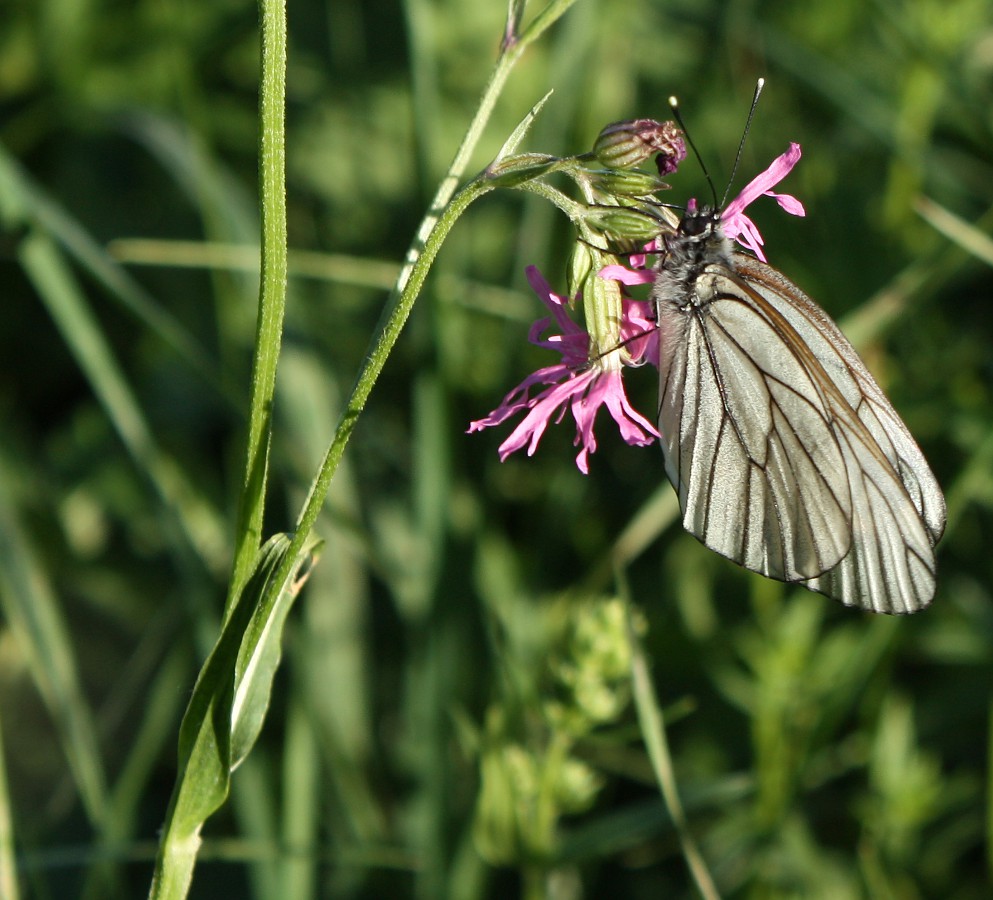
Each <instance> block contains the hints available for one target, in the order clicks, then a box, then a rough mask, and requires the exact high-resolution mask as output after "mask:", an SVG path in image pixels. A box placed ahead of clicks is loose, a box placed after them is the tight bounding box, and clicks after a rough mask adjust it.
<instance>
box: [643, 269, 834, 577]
mask: <svg viewBox="0 0 993 900" xmlns="http://www.w3.org/2000/svg"><path fill="white" fill-rule="evenodd" d="M706 277H707V278H708V279H709V280H708V282H707V289H708V290H711V289H712V296H711V297H710V299H709V300H708V302H706V303H705V304H700V305H697V304H690V305H688V306H685V307H683V308H680V307H677V306H675V305H674V304H671V303H660V304H659V309H658V316H659V329H660V334H659V344H660V355H661V359H660V370H661V372H662V381H661V397H660V404H659V431H660V433H661V434H662V439H663V447H664V450H665V457H666V470H667V474H668V475H669V479H670V480H671V481H672V483H673V485H674V486H675V488H676V490H677V492H678V493H679V500H680V507H681V509H682V511H683V525H684V527H685V528H686V529H687V530H688V531H690V532H691V533H692V534H694V535H696V536H697V537H698V538H699V539H700V540H701V541H703V543H704V544H706V545H707V546H708V547H710V548H711V549H713V550H716V551H717V552H718V553H721V554H723V555H724V556H727V557H729V558H731V559H733V560H735V561H736V562H738V563H740V564H741V565H743V566H745V567H747V568H749V569H752V570H754V571H756V572H761V573H762V574H764V575H768V576H770V577H773V578H780V579H785V580H787V581H800V580H803V579H806V578H811V577H814V576H817V575H819V574H821V573H823V572H826V571H827V570H828V569H830V568H831V567H832V566H834V565H836V564H837V563H838V562H839V561H840V560H841V559H842V558H843V557H844V556H845V554H847V553H848V551H849V548H850V533H849V527H848V522H849V521H850V518H851V499H850V496H849V488H848V482H847V479H846V478H845V467H844V463H843V459H842V454H841V448H840V447H839V445H838V443H837V441H836V440H835V437H834V435H833V433H832V431H831V428H830V427H829V423H828V415H827V412H826V410H825V408H824V404H823V401H822V398H821V397H820V394H819V392H818V390H817V388H816V385H815V384H814V383H813V382H812V381H811V379H810V377H809V375H808V373H807V371H806V367H805V365H804V364H803V363H802V362H801V361H799V360H797V359H796V358H795V357H794V356H792V355H791V354H790V353H788V352H786V353H784V352H783V350H782V342H781V341H779V340H778V338H777V336H776V333H775V331H774V330H773V329H772V328H771V327H770V325H769V323H768V321H767V320H766V318H765V317H764V316H763V314H762V312H761V310H760V309H759V308H757V306H756V305H755V304H754V303H752V302H750V300H749V299H748V298H747V297H745V298H743V297H742V296H741V292H740V291H739V290H737V287H736V285H735V283H734V282H733V281H732V280H731V279H729V278H727V277H726V276H725V275H720V274H716V275H715V274H713V273H711V274H710V275H708V276H706Z"/></svg>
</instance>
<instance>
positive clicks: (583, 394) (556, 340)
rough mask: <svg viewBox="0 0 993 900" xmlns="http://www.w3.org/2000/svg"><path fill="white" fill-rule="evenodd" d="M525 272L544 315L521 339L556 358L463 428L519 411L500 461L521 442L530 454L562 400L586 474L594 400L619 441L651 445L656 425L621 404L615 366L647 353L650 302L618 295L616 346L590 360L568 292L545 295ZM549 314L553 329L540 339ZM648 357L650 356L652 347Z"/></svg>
mask: <svg viewBox="0 0 993 900" xmlns="http://www.w3.org/2000/svg"><path fill="white" fill-rule="evenodd" d="M527 277H528V281H529V282H530V284H531V287H532V288H533V289H534V292H535V293H536V294H537V295H538V298H539V299H540V300H541V302H542V303H544V304H545V306H547V307H548V310H549V312H551V314H552V315H551V316H548V317H545V318H543V319H539V320H538V321H537V322H535V323H534V325H532V326H531V331H530V333H529V334H528V340H529V341H530V342H531V343H532V344H534V345H535V346H537V347H545V348H547V349H549V350H556V351H557V352H558V353H559V354H561V357H562V359H561V361H560V362H559V363H557V364H556V365H552V366H546V367H545V368H543V369H538V371H537V372H533V373H532V374H531V375H529V376H528V377H527V378H525V379H524V381H522V382H521V383H520V384H519V385H518V386H517V387H516V388H514V389H513V390H512V391H511V392H510V393H509V394H507V396H506V397H504V398H503V402H502V403H501V404H500V405H499V406H498V407H497V408H496V409H495V410H493V412H491V413H490V414H489V415H488V416H486V417H485V418H483V419H478V420H477V421H475V422H470V423H469V433H470V434H471V433H472V432H474V431H482V430H483V429H484V428H489V427H491V426H493V425H499V424H501V423H502V422H505V421H506V420H507V419H509V418H510V417H511V416H514V415H516V414H517V413H519V412H524V413H525V416H524V418H523V419H522V420H521V422H520V424H518V426H517V427H516V428H515V429H514V430H513V431H512V432H511V434H510V436H509V437H508V438H507V439H506V440H505V441H504V442H503V443H502V444H501V445H500V449H499V453H500V461H501V462H503V461H505V460H506V459H507V457H508V456H510V454H511V453H515V452H516V451H518V450H520V449H522V448H523V447H525V446H526V447H527V454H528V456H533V455H534V452H535V450H537V448H538V442H539V441H540V440H541V436H542V435H543V434H544V433H545V429H546V428H547V427H548V423H549V422H551V421H552V420H553V419H554V421H555V422H556V423H558V422H561V421H562V418H563V416H564V415H565V409H566V405H567V404H568V406H569V408H570V410H571V412H572V416H573V418H574V419H575V421H576V439H575V441H574V443H575V444H576V445H577V446H581V448H582V449H581V450H580V451H579V455H578V456H577V457H576V465H577V466H578V467H579V470H580V471H581V472H582V473H583V474H584V475H585V474H588V473H589V455H590V454H591V453H594V452H595V451H596V447H597V444H596V436H595V435H594V434H593V425H594V422H595V420H596V415H597V412H598V411H599V410H600V407H601V406H606V407H607V411H608V412H609V413H610V415H611V417H612V418H613V419H614V421H615V422H616V423H617V425H618V427H619V428H620V431H621V437H622V438H624V440H625V441H626V442H627V443H629V444H632V445H635V446H639V447H643V446H646V445H648V444H651V443H653V442H654V441H655V439H656V438H658V436H659V433H658V431H656V430H655V427H654V426H653V425H652V424H651V422H649V421H648V420H647V419H646V418H644V416H642V415H641V414H640V413H638V412H637V411H636V410H635V409H634V408H633V407H632V406H631V404H630V403H629V402H628V399H627V395H626V394H625V393H624V385H623V383H622V381H621V371H622V368H623V365H625V364H627V365H638V364H640V363H641V362H643V361H645V359H651V356H650V355H649V354H651V352H652V349H653V348H652V341H653V339H654V340H656V341H657V338H655V335H656V330H655V323H654V322H653V321H652V319H651V318H650V315H651V304H650V303H646V302H639V301H635V300H625V303H624V313H623V319H622V322H621V328H620V331H621V340H622V343H623V347H619V348H618V349H616V350H612V351H610V352H609V353H606V354H604V355H603V356H600V357H598V358H596V359H590V353H589V349H590V338H589V335H588V334H587V333H586V331H585V329H583V328H582V327H581V326H580V325H578V324H577V323H576V322H574V321H573V320H572V319H571V318H570V317H569V314H568V312H567V304H568V302H569V298H568V297H563V296H561V295H559V294H554V293H552V291H551V288H550V287H549V286H548V282H547V281H545V279H544V278H543V277H542V275H541V273H540V272H539V271H538V269H537V268H536V267H534V266H529V267H528V269H527ZM553 318H554V320H555V323H556V324H557V325H558V327H559V331H560V333H558V334H551V335H549V336H548V337H542V335H544V334H545V332H546V331H547V330H548V328H549V326H550V325H551V324H552V319H553ZM642 335H643V337H640V336H642ZM656 348H657V344H656ZM622 351H623V353H622ZM654 356H655V358H656V359H657V358H658V352H657V349H655V353H654ZM536 385H545V386H546V387H545V388H544V389H543V390H541V391H539V392H538V393H537V394H535V395H534V396H532V395H531V388H532V387H534V386H536Z"/></svg>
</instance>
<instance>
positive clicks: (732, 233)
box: [721, 143, 806, 262]
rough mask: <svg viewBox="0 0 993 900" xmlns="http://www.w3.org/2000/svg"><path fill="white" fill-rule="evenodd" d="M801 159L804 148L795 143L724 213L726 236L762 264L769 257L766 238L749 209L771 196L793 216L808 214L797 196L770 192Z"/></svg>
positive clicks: (751, 182) (750, 184)
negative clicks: (748, 214)
mask: <svg viewBox="0 0 993 900" xmlns="http://www.w3.org/2000/svg"><path fill="white" fill-rule="evenodd" d="M799 160H800V145H799V144H796V143H791V144H790V148H789V150H787V151H786V152H785V153H783V154H782V155H781V156H777V157H776V158H775V159H774V160H773V161H772V165H771V166H769V168H768V169H766V170H765V171H764V172H763V173H762V174H761V175H759V176H758V177H756V178H753V179H752V180H751V181H750V182H749V183H748V184H746V185H745V188H744V190H742V192H741V193H740V194H738V196H737V197H735V198H734V200H732V201H731V202H730V203H729V204H728V205H727V207H725V209H724V211H723V212H722V213H721V225H722V226H723V227H724V234H725V235H726V236H727V237H728V238H730V239H731V240H733V241H737V242H738V243H739V244H741V245H742V246H743V247H747V248H748V249H749V250H751V251H752V253H754V254H755V255H756V256H757V257H758V258H759V259H761V260H762V262H765V261H766V259H765V254H764V253H763V252H762V244H763V241H762V235H761V234H759V230H758V228H756V227H755V223H754V222H753V221H752V220H751V219H750V218H748V216H746V215H745V208H746V207H747V206H749V205H750V204H751V203H752V202H753V201H755V200H757V199H758V198H759V197H761V196H762V195H763V194H764V195H766V196H768V197H774V198H775V199H776V202H777V203H778V204H779V205H780V206H781V207H782V208H783V209H785V210H786V212H788V213H789V214H790V215H791V216H803V215H806V212H805V211H804V208H803V204H802V203H801V202H800V201H799V200H797V199H796V197H793V196H791V195H790V194H776V193H773V192H772V191H771V190H770V188H772V187H774V186H775V185H777V184H779V182H780V181H782V180H783V179H784V178H785V177H786V176H787V175H788V174H789V173H790V170H791V169H792V168H793V167H794V166H795V165H796V164H797V162H799Z"/></svg>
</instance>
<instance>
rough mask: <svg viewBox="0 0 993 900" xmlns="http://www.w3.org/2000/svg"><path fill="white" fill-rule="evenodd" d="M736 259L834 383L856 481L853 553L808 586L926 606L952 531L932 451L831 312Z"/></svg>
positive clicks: (894, 608) (863, 601)
mask: <svg viewBox="0 0 993 900" xmlns="http://www.w3.org/2000/svg"><path fill="white" fill-rule="evenodd" d="M735 265H736V268H737V271H738V274H739V276H740V278H741V279H742V280H743V281H744V282H745V284H746V285H747V286H748V287H750V288H751V290H752V291H753V292H754V294H755V295H756V297H758V298H761V300H764V301H765V302H766V303H767V304H768V305H769V306H770V307H772V308H774V309H777V310H778V311H779V312H781V313H782V315H783V317H784V318H785V319H786V320H787V322H788V323H789V325H790V326H791V327H792V328H793V329H794V331H795V333H796V336H797V337H798V338H799V339H800V340H801V341H802V342H803V344H804V345H805V347H806V348H807V349H809V350H810V351H811V352H812V354H813V356H814V357H815V358H816V361H817V364H818V365H820V367H821V369H822V371H823V374H824V376H826V377H827V379H828V380H829V381H830V386H831V388H832V390H828V392H827V397H828V398H829V401H830V406H831V409H832V411H833V413H834V416H835V422H836V429H835V430H836V433H837V435H838V437H839V440H840V441H841V443H842V447H843V451H844V455H845V461H846V466H847V473H848V480H849V484H850V487H851V496H852V523H851V531H852V551H851V552H850V553H849V554H848V556H846V557H845V558H844V559H843V560H842V561H841V562H840V563H839V564H838V565H837V566H835V567H834V568H832V569H831V570H830V571H828V572H826V573H824V574H823V575H822V576H819V577H817V578H813V579H808V580H806V581H805V583H806V585H807V586H808V587H809V588H811V589H812V590H816V591H820V592H822V593H825V594H828V595H829V596H831V597H835V598H837V599H838V600H841V602H843V603H845V604H846V605H848V606H861V607H864V608H866V609H871V610H873V611H875V612H888V613H909V612H915V611H917V610H919V609H923V608H924V607H925V606H927V605H928V603H930V602H931V598H932V597H933V596H934V589H935V560H934V545H935V544H936V543H937V542H938V540H939V539H940V538H941V535H942V532H943V531H944V528H945V499H944V497H943V495H942V493H941V488H940V487H939V486H938V483H937V481H936V480H935V478H934V475H933V474H932V473H931V469H930V467H929V466H928V464H927V461H926V460H925V459H924V454H923V453H921V450H920V448H919V447H918V446H917V443H916V442H915V441H914V439H913V437H912V436H911V434H910V432H909V431H908V430H907V427H906V426H905V425H904V424H903V422H902V421H901V419H900V417H899V416H898V415H897V413H896V411H895V410H894V409H893V407H892V406H891V405H890V402H889V400H887V399H886V396H885V394H883V392H882V389H881V388H880V387H879V385H878V384H876V381H875V379H874V378H873V377H872V375H871V374H870V373H869V371H868V370H867V369H866V367H865V364H864V363H863V362H862V360H861V359H860V358H859V356H858V354H857V353H856V352H855V350H854V348H853V347H852V345H851V344H850V343H849V342H848V340H847V339H846V338H845V336H844V335H843V334H842V333H841V331H840V330H839V329H838V327H837V326H836V325H835V324H834V322H832V321H831V319H830V318H828V316H827V314H826V313H824V311H823V310H822V309H821V308H820V307H819V306H817V304H815V303H814V302H813V301H812V300H811V299H810V298H809V297H807V296H806V294H804V293H803V292H802V291H800V290H799V288H797V287H796V286H795V285H794V284H792V283H791V282H790V281H788V280H787V279H786V278H785V277H784V276H783V275H781V274H780V273H779V272H777V271H776V270H775V269H773V268H771V267H769V266H767V265H765V264H763V263H761V262H758V261H757V260H755V259H752V258H751V257H747V256H744V255H741V254H736V255H735Z"/></svg>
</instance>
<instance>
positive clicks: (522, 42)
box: [276, 0, 576, 583]
mask: <svg viewBox="0 0 993 900" xmlns="http://www.w3.org/2000/svg"><path fill="white" fill-rule="evenodd" d="M575 2H576V0H553V2H552V3H549V4H548V6H546V7H545V8H544V9H543V10H542V11H541V12H540V13H539V14H538V15H537V16H536V17H535V19H534V21H533V22H532V23H531V24H530V25H529V26H528V28H527V29H526V30H525V32H524V33H523V34H522V35H520V36H519V37H516V38H515V37H514V36H513V34H512V32H513V23H515V22H516V21H517V15H516V13H515V12H514V7H513V4H512V5H511V10H512V11H511V15H510V16H509V19H508V30H507V34H508V36H509V39H505V40H504V45H503V48H502V51H501V54H500V57H499V59H498V60H497V64H496V66H495V67H494V70H493V73H492V74H491V76H490V80H489V82H488V83H487V85H486V88H485V90H484V91H483V96H482V99H481V101H480V104H479V108H478V109H477V111H476V115H475V116H474V117H473V120H472V122H471V123H470V125H469V128H468V129H467V131H466V134H465V137H464V138H463V140H462V143H461V145H460V146H459V149H458V151H457V152H456V154H455V158H454V159H453V160H452V164H451V166H450V167H449V170H448V173H447V174H446V175H445V177H444V178H443V179H442V181H441V184H440V185H439V187H438V191H437V193H436V194H435V197H434V200H433V201H432V203H431V206H430V209H429V211H428V214H427V216H425V218H424V220H423V221H422V223H421V226H420V228H419V229H418V231H417V236H416V237H415V239H414V242H413V244H411V247H410V249H409V250H408V251H407V256H406V260H405V262H404V266H403V268H402V269H401V271H400V275H399V277H398V278H397V283H396V286H395V287H394V289H393V292H392V294H391V296H390V300H389V302H388V303H387V306H386V308H385V309H384V311H383V315H382V316H381V317H380V321H379V325H378V326H377V329H376V334H375V336H374V337H373V339H372V343H371V349H370V351H369V353H368V354H367V356H366V359H365V362H364V364H363V366H362V370H361V371H360V372H359V375H358V378H357V379H356V381H355V385H354V386H353V387H352V392H351V395H350V396H349V398H348V402H347V403H346V405H345V409H344V411H343V412H342V415H341V418H340V420H339V422H338V427H337V428H336V429H335V434H334V437H333V439H332V441H331V445H330V446H329V447H328V449H327V452H326V453H325V455H324V460H323V461H322V463H321V467H320V469H319V471H318V473H317V477H316V478H315V479H314V483H313V485H312V486H311V489H310V493H309V495H308V496H307V499H306V501H305V502H304V505H303V508H302V510H301V512H300V515H299V517H298V519H297V524H296V532H295V534H294V535H293V541H292V544H291V545H290V549H289V552H288V553H287V555H286V560H285V562H284V564H283V567H282V568H281V569H280V571H279V572H278V573H277V574H276V581H277V582H279V583H283V581H285V580H286V578H287V577H288V575H289V571H290V568H291V567H292V559H294V558H295V557H296V556H297V555H298V554H299V553H300V551H301V550H302V549H303V547H304V545H305V542H306V541H307V537H308V535H309V534H310V531H311V529H312V528H313V527H314V523H315V522H316V521H317V517H318V515H319V514H320V511H321V508H322V506H323V505H324V500H325V498H326V497H327V493H328V489H329V488H330V486H331V479H332V478H333V477H334V473H335V472H336V471H337V469H338V465H339V463H340V462H341V458H342V455H343V453H344V451H345V446H346V444H347V443H348V439H349V438H350V437H351V435H352V431H353V430H354V428H355V425H356V423H357V421H358V417H359V415H360V414H361V413H362V410H363V409H364V408H365V404H366V401H367V400H368V399H369V395H370V393H371V392H372V388H373V386H374V385H375V383H376V380H377V379H378V378H379V375H380V373H381V372H382V371H383V366H384V365H385V364H386V360H387V358H388V357H389V355H390V352H391V351H392V349H393V346H394V344H396V342H397V339H398V338H399V336H400V332H401V331H402V330H403V326H404V325H405V324H406V322H407V318H408V316H409V315H410V311H411V309H413V306H414V301H415V300H416V299H417V296H418V294H419V293H420V290H421V287H422V286H423V284H424V279H425V278H426V277H427V273H428V271H429V270H430V268H431V264H432V263H433V262H434V259H435V257H436V256H437V255H438V250H439V249H440V248H441V245H442V243H443V242H444V240H445V238H446V237H447V236H448V232H449V231H451V229H452V226H453V225H454V224H455V221H456V220H457V219H458V217H459V216H460V215H462V213H463V212H465V210H466V208H467V207H468V206H469V205H470V204H471V203H472V202H473V201H474V200H476V199H478V198H479V197H481V196H482V195H483V194H485V193H487V192H488V191H490V190H492V189H493V188H494V187H495V186H496V185H495V184H493V183H492V182H488V181H487V180H486V177H485V175H484V176H481V177H480V178H478V179H476V180H474V181H472V182H470V183H469V184H467V185H466V186H465V187H464V188H463V189H462V190H461V191H460V192H459V193H458V194H457V195H455V197H454V198H453V194H454V193H455V187H456V185H457V184H458V182H459V180H460V178H461V177H462V175H463V174H464V173H465V170H466V167H467V166H468V163H469V159H470V157H471V155H472V152H473V150H474V149H475V148H476V145H477V144H478V142H479V138H480V137H481V136H482V133H483V129H484V127H485V126H486V123H487V122H488V121H489V117H490V115H491V114H492V112H493V108H494V106H495V104H496V100H497V98H498V97H499V95H500V93H501V91H502V90H503V86H504V84H505V83H506V81H507V78H508V77H509V75H510V72H511V70H512V69H513V67H514V65H515V64H516V63H517V61H518V60H519V59H520V57H521V55H522V54H523V52H524V50H525V49H527V47H528V46H529V45H530V44H531V43H532V42H534V41H535V40H537V38H538V37H540V36H541V34H542V33H543V32H544V31H545V30H546V29H547V28H548V27H549V26H550V25H552V24H553V23H554V22H555V21H556V20H557V19H558V18H559V17H560V16H562V15H563V14H564V13H565V12H566V10H568V9H569V7H570V6H572V4H573V3H575ZM519 6H523V4H519Z"/></svg>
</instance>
